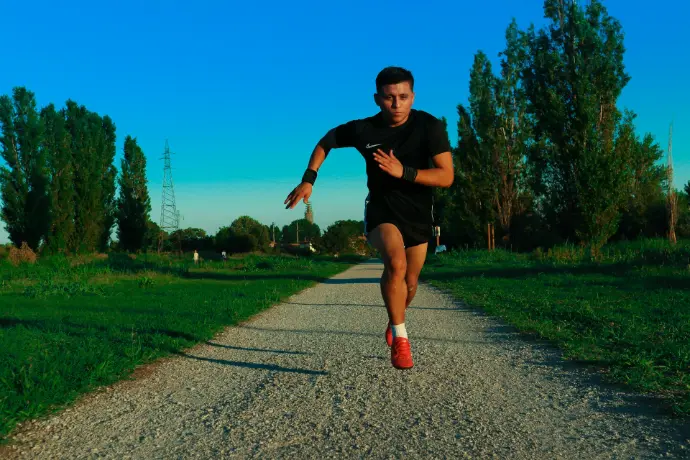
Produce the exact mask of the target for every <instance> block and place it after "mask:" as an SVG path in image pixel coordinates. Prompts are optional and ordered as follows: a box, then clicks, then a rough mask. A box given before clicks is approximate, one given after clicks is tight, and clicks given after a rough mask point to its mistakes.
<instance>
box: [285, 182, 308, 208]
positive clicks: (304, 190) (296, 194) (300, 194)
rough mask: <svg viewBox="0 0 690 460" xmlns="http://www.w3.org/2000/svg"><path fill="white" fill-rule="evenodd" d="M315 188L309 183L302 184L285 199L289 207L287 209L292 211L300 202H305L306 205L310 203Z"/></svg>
mask: <svg viewBox="0 0 690 460" xmlns="http://www.w3.org/2000/svg"><path fill="white" fill-rule="evenodd" d="M313 188H314V186H313V185H311V184H310V183H309V182H302V183H301V184H299V185H298V186H297V187H295V189H294V190H293V191H292V192H290V194H289V195H288V197H287V198H286V199H285V203H283V204H287V206H285V209H292V208H294V207H295V206H297V203H299V202H300V200H304V202H305V203H308V202H309V197H310V196H311V191H312V190H313Z"/></svg>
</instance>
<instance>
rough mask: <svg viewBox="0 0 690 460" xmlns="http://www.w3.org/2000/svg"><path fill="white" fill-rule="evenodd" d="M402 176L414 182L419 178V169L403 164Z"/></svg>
mask: <svg viewBox="0 0 690 460" xmlns="http://www.w3.org/2000/svg"><path fill="white" fill-rule="evenodd" d="M402 178H403V179H404V180H406V181H408V182H414V181H415V179H416V178H417V169H415V168H412V167H410V166H403V175H402Z"/></svg>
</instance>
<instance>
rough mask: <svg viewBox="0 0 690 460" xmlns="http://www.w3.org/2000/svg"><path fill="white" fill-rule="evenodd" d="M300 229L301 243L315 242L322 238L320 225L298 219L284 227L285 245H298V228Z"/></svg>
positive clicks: (283, 239)
mask: <svg viewBox="0 0 690 460" xmlns="http://www.w3.org/2000/svg"><path fill="white" fill-rule="evenodd" d="M298 227H299V242H300V243H301V242H304V241H311V242H314V241H315V240H318V238H320V237H321V229H320V228H319V226H318V225H316V224H312V223H311V222H309V221H308V220H307V219H298V220H294V221H292V222H291V223H290V225H286V226H284V227H283V231H282V235H281V236H282V237H283V238H282V241H283V244H292V243H297V242H298V241H297V228H298Z"/></svg>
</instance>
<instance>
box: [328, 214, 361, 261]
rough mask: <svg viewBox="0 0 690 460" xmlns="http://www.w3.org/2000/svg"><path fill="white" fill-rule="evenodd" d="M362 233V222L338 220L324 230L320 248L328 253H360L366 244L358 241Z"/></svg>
mask: <svg viewBox="0 0 690 460" xmlns="http://www.w3.org/2000/svg"><path fill="white" fill-rule="evenodd" d="M363 233H364V222H363V221H361V220H360V221H357V220H338V221H336V222H334V223H333V224H332V225H329V226H328V228H326V231H325V232H324V234H323V236H322V237H321V246H322V247H323V249H325V250H326V251H327V252H330V253H347V252H354V253H357V252H361V251H362V249H363V247H362V246H363V245H365V244H366V242H364V241H363V240H361V239H360V237H361V236H362V235H363Z"/></svg>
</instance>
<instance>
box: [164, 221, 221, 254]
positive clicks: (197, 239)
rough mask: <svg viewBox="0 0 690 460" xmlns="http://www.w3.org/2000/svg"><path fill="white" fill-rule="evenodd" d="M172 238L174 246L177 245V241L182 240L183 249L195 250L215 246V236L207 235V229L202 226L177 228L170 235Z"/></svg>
mask: <svg viewBox="0 0 690 460" xmlns="http://www.w3.org/2000/svg"><path fill="white" fill-rule="evenodd" d="M169 239H170V240H172V244H173V246H174V247H177V242H178V241H179V242H180V246H181V248H182V251H193V250H195V249H196V250H202V249H211V248H212V247H213V238H211V237H209V236H208V235H206V231H205V230H204V229H201V228H192V227H190V228H181V229H179V230H175V231H174V232H172V233H171V234H170V237H169Z"/></svg>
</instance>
